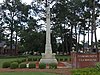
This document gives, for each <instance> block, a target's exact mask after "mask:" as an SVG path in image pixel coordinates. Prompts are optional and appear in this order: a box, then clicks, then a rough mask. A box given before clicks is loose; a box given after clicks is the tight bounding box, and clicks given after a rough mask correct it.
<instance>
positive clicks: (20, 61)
mask: <svg viewBox="0 0 100 75" xmlns="http://www.w3.org/2000/svg"><path fill="white" fill-rule="evenodd" d="M15 62H18V64H20V63H22V62H23V61H22V60H16V61H15Z"/></svg>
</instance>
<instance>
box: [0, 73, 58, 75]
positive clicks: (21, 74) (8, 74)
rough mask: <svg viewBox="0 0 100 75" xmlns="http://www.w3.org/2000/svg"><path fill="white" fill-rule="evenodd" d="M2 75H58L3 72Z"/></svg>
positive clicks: (51, 74) (50, 74)
mask: <svg viewBox="0 0 100 75" xmlns="http://www.w3.org/2000/svg"><path fill="white" fill-rule="evenodd" d="M0 75H58V74H53V73H46V72H1V73H0Z"/></svg>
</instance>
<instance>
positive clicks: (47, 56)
mask: <svg viewBox="0 0 100 75" xmlns="http://www.w3.org/2000/svg"><path fill="white" fill-rule="evenodd" d="M46 3H47V4H46V45H45V53H42V58H41V59H40V62H39V63H45V64H50V63H56V64H58V62H57V60H56V58H55V53H52V47H51V36H50V3H49V2H48V1H46Z"/></svg>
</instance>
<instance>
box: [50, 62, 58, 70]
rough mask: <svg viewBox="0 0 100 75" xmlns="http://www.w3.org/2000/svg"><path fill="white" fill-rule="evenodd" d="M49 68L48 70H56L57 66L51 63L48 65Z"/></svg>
mask: <svg viewBox="0 0 100 75" xmlns="http://www.w3.org/2000/svg"><path fill="white" fill-rule="evenodd" d="M49 68H50V69H57V64H55V63H51V64H49Z"/></svg>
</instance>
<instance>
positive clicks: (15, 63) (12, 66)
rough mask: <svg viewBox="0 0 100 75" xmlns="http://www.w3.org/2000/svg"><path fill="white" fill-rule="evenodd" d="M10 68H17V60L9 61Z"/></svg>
mask: <svg viewBox="0 0 100 75" xmlns="http://www.w3.org/2000/svg"><path fill="white" fill-rule="evenodd" d="M10 68H11V69H16V68H18V62H13V63H11V64H10Z"/></svg>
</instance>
